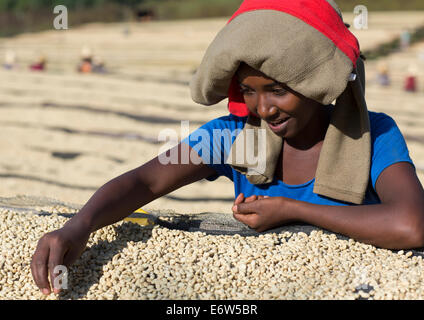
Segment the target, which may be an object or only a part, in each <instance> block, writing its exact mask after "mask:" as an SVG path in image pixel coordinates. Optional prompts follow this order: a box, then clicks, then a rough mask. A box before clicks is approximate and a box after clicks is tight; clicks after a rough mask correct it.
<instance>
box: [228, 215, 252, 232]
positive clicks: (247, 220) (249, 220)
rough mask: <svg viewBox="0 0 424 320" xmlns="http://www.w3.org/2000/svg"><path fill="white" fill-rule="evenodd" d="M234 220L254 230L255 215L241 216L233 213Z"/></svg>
mask: <svg viewBox="0 0 424 320" xmlns="http://www.w3.org/2000/svg"><path fill="white" fill-rule="evenodd" d="M233 216H234V218H235V219H236V220H238V221H240V222H241V223H244V224H245V225H247V226H248V227H250V228H252V229H254V228H255V227H256V223H257V214H242V213H234V214H233Z"/></svg>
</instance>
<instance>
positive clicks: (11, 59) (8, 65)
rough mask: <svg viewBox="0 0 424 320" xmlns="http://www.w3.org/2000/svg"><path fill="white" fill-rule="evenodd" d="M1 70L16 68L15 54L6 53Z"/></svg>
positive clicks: (10, 51) (11, 52)
mask: <svg viewBox="0 0 424 320" xmlns="http://www.w3.org/2000/svg"><path fill="white" fill-rule="evenodd" d="M3 68H4V69H6V70H12V69H14V68H16V54H15V52H14V51H12V50H9V51H6V54H5V57H4V64H3Z"/></svg>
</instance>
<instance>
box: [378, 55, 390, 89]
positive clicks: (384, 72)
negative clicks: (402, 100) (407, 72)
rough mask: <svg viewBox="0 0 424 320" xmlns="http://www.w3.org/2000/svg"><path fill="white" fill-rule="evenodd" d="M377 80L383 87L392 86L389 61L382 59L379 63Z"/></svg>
mask: <svg viewBox="0 0 424 320" xmlns="http://www.w3.org/2000/svg"><path fill="white" fill-rule="evenodd" d="M377 72H378V73H377V82H378V84H379V85H381V86H383V87H387V86H390V77H389V67H388V65H387V62H385V61H381V62H380V63H379V64H378V65H377Z"/></svg>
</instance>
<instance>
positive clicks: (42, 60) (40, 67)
mask: <svg viewBox="0 0 424 320" xmlns="http://www.w3.org/2000/svg"><path fill="white" fill-rule="evenodd" d="M46 65H47V59H46V57H45V56H44V55H41V56H40V57H39V58H38V60H37V61H36V62H35V63H33V64H31V65H30V67H29V68H30V70H31V71H44V70H46Z"/></svg>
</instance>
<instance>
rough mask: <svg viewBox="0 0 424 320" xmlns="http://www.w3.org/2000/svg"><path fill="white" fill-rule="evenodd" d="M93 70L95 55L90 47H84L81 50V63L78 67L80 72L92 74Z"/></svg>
mask: <svg viewBox="0 0 424 320" xmlns="http://www.w3.org/2000/svg"><path fill="white" fill-rule="evenodd" d="M92 68H93V54H92V51H91V49H90V48H89V47H83V48H82V50H81V61H80V63H79V65H78V68H77V69H78V72H81V73H90V72H91V70H92Z"/></svg>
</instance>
